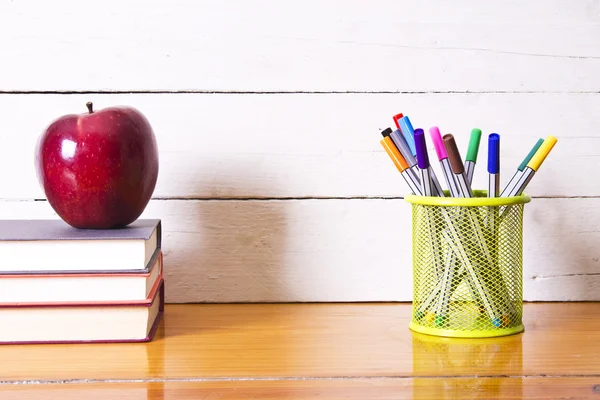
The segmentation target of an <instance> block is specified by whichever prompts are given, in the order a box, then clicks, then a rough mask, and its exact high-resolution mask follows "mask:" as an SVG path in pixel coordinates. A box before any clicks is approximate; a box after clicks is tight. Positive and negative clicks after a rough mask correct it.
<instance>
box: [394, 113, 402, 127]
mask: <svg viewBox="0 0 600 400" xmlns="http://www.w3.org/2000/svg"><path fill="white" fill-rule="evenodd" d="M402 117H404V114H402V113H399V114H396V115H394V117H393V119H394V123H395V124H396V128H398V129H400V120H401V119H402Z"/></svg>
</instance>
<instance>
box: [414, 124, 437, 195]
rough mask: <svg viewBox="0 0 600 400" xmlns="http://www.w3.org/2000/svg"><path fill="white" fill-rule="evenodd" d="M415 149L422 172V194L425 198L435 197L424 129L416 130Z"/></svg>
mask: <svg viewBox="0 0 600 400" xmlns="http://www.w3.org/2000/svg"><path fill="white" fill-rule="evenodd" d="M415 149H416V151H417V165H418V167H419V171H420V172H421V192H422V193H423V196H433V183H432V182H431V172H430V170H429V155H428V154H427V145H426V144H425V133H423V129H416V130H415Z"/></svg>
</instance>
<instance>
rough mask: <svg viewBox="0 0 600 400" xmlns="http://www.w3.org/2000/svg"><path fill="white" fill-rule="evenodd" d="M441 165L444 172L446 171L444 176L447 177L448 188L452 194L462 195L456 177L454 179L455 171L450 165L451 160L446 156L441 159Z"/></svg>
mask: <svg viewBox="0 0 600 400" xmlns="http://www.w3.org/2000/svg"><path fill="white" fill-rule="evenodd" d="M440 165H441V166H442V172H443V173H444V178H446V184H447V185H448V189H449V190H450V196H452V197H460V193H459V191H458V185H457V183H456V179H454V173H453V172H452V168H451V167H450V161H449V160H448V159H447V158H444V159H442V160H441V161H440Z"/></svg>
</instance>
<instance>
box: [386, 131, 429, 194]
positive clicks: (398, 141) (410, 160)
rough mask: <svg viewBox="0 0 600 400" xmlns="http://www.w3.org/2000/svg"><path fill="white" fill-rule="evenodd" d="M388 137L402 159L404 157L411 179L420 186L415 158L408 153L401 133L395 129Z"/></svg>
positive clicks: (406, 144) (408, 149)
mask: <svg viewBox="0 0 600 400" xmlns="http://www.w3.org/2000/svg"><path fill="white" fill-rule="evenodd" d="M388 129H389V128H388ZM386 131H387V130H386ZM390 131H391V129H390ZM390 137H391V138H392V142H394V144H395V145H396V148H397V149H398V150H399V151H400V154H402V157H404V160H406V163H407V164H408V170H407V171H408V174H410V175H412V178H411V179H413V180H414V181H415V182H418V183H419V185H420V184H421V181H420V180H419V168H418V167H417V159H416V158H415V156H413V154H412V152H411V151H410V148H409V147H408V143H406V139H405V138H404V136H402V133H401V132H400V130H399V129H396V130H395V131H393V132H392V133H390Z"/></svg>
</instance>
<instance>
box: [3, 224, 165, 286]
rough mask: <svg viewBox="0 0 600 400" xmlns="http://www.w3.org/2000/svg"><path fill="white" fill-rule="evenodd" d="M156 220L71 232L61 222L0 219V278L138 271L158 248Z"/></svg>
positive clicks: (158, 225) (159, 229)
mask: <svg viewBox="0 0 600 400" xmlns="http://www.w3.org/2000/svg"><path fill="white" fill-rule="evenodd" d="M161 235H162V232H161V221H160V220H153V219H149V220H144V219H140V220H137V221H135V222H133V223H132V224H130V225H128V226H126V227H125V228H119V229H76V228H73V227H71V226H70V225H68V224H67V223H66V222H64V221H63V220H0V273H13V274H21V273H28V272H44V273H64V272H93V271H110V270H112V271H117V270H118V271H141V270H143V269H145V268H147V266H148V263H149V262H150V260H151V258H152V257H153V255H154V253H155V251H156V249H157V248H158V249H160V247H161Z"/></svg>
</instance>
